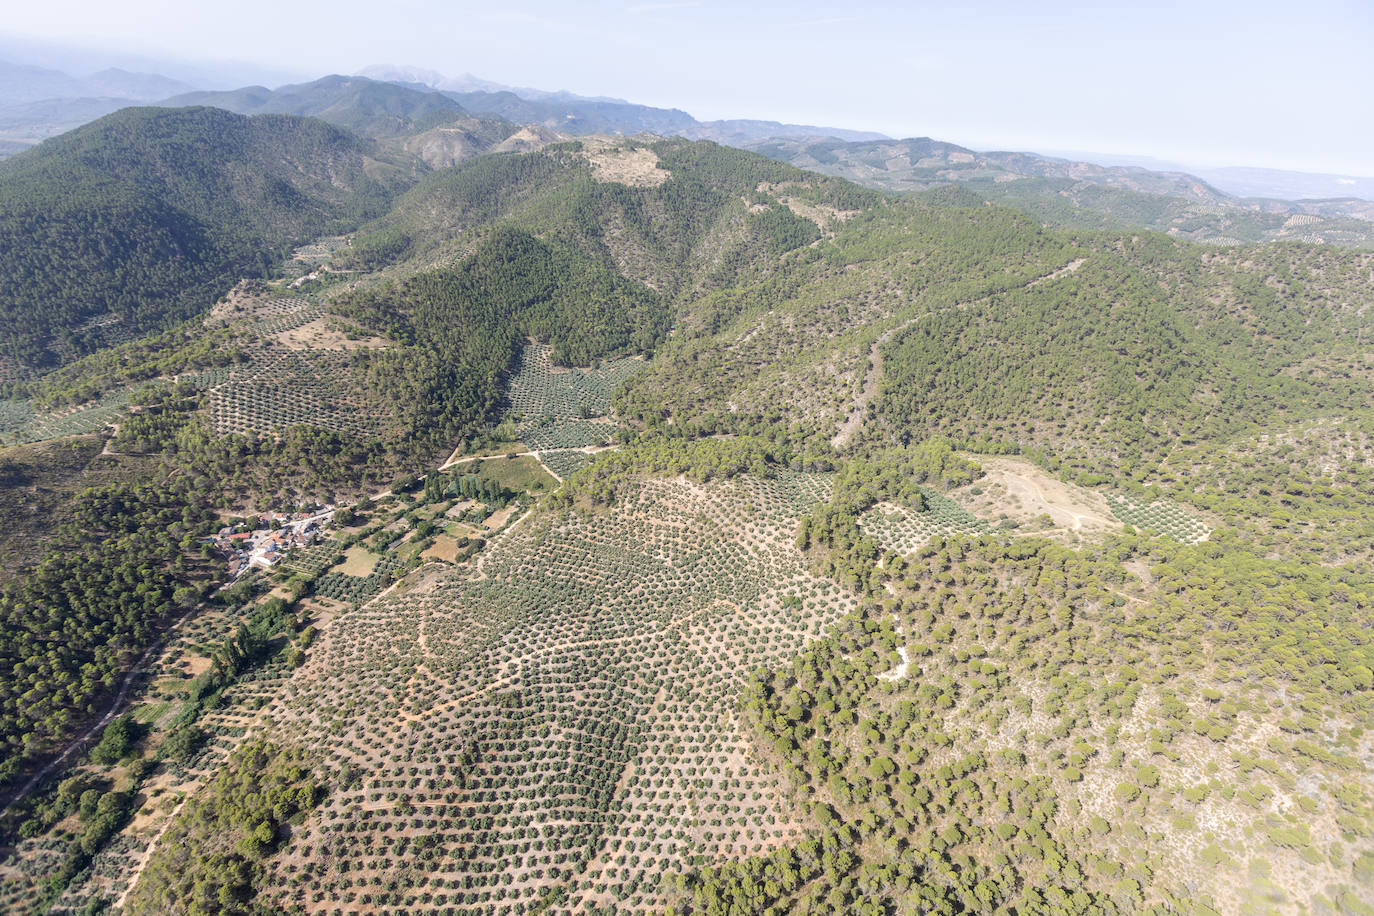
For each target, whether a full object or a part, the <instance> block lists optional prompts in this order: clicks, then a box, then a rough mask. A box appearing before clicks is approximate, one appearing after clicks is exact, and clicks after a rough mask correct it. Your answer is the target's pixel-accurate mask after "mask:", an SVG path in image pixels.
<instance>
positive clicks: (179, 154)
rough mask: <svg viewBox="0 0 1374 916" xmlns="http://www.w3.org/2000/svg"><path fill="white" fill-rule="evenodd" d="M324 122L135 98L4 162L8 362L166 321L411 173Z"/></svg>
mask: <svg viewBox="0 0 1374 916" xmlns="http://www.w3.org/2000/svg"><path fill="white" fill-rule="evenodd" d="M411 174H412V172H411V169H410V167H409V166H404V167H398V166H394V165H389V164H386V163H383V162H381V161H378V160H377V159H375V158H374V157H373V151H372V149H371V147H370V145H369V144H368V143H366V142H365V141H361V140H359V139H358V138H357V137H355V136H353V135H351V134H347V133H344V132H342V131H340V130H338V129H336V128H333V127H330V126H328V125H326V124H323V123H321V122H318V121H309V120H303V119H300V118H294V117H286V116H274V117H262V118H252V119H250V118H244V117H240V116H238V115H232V114H229V113H228V112H224V111H220V110H218V109H213V108H191V109H177V110H169V109H151V108H149V109H126V110H124V111H121V112H118V113H116V114H113V115H110V116H109V117H107V118H103V119H101V120H100V121H97V122H95V123H94V124H90V125H88V126H86V127H83V128H81V129H79V130H76V131H73V132H71V133H69V134H65V135H63V136H61V137H58V138H55V139H53V140H50V141H48V142H46V143H44V144H42V145H41V146H39V147H38V148H36V149H34V150H32V151H30V152H27V153H25V154H23V155H21V156H16V157H14V159H12V160H10V161H8V162H6V163H5V164H4V165H3V166H0V252H3V254H4V258H5V264H6V268H5V270H4V271H3V272H2V273H0V322H3V325H4V331H3V332H0V333H2V334H3V345H2V346H3V351H0V352H3V358H4V359H6V360H7V361H12V362H14V363H18V364H20V365H23V366H29V367H34V368H41V367H48V366H51V365H53V364H55V363H58V362H61V361H65V360H68V359H71V358H72V357H73V356H76V355H80V354H82V353H84V352H89V351H90V350H92V349H93V348H96V347H99V346H101V345H103V344H108V343H110V342H117V341H120V340H128V339H132V338H134V337H138V336H141V335H143V334H145V333H147V332H148V331H150V330H155V329H159V328H164V327H168V326H170V325H171V324H172V323H174V322H176V321H179V320H181V319H184V318H186V317H187V316H189V315H191V314H193V313H194V312H196V311H199V310H201V309H204V308H206V307H207V306H208V305H209V304H210V303H211V302H213V301H214V300H215V299H216V298H217V297H218V296H220V295H223V293H224V292H225V291H227V290H228V288H229V287H230V286H232V285H233V284H234V283H235V282H236V281H237V279H238V278H239V277H241V276H244V275H253V274H259V275H260V274H263V273H267V272H270V271H271V270H273V269H274V268H275V266H276V264H277V263H278V262H279V261H280V259H281V257H282V256H283V254H284V253H285V252H286V251H287V250H288V249H289V246H290V245H291V243H292V242H293V241H303V240H306V239H309V238H313V237H315V236H317V235H319V234H321V233H324V232H327V231H330V230H333V229H337V228H347V227H348V226H350V225H352V224H355V223H357V222H360V221H362V220H363V219H366V218H368V217H369V216H372V215H375V214H376V213H378V212H381V211H382V210H384V209H385V207H386V206H387V204H388V201H389V200H390V198H391V196H392V194H393V193H394V192H395V191H396V190H397V189H398V188H401V187H404V186H406V185H407V184H408V183H409V182H410V180H411Z"/></svg>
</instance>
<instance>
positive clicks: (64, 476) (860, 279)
mask: <svg viewBox="0 0 1374 916" xmlns="http://www.w3.org/2000/svg"><path fill="white" fill-rule="evenodd" d="M312 85H313V84H312ZM289 88H290V89H291V91H290V92H284V93H281V94H279V95H278V94H273V93H268V94H267V95H262V94H254V93H252V92H249V91H247V90H245V91H243V92H242V93H239V94H238V96H237V101H236V102H235V104H236V105H239V106H240V107H243V108H244V109H245V110H249V109H251V110H252V111H254V112H257V113H255V114H252V115H251V116H250V115H246V114H244V115H240V114H230V113H229V112H227V111H222V110H219V109H215V108H208V107H188V108H182V109H170V108H169V109H159V110H140V111H135V112H133V113H127V112H119V113H116V114H113V115H110V116H109V117H108V118H106V119H105V120H103V121H97V122H95V123H94V124H91V125H88V126H87V127H86V128H82V129H81V130H79V131H77V132H75V133H74V134H69V135H64V136H63V137H60V138H58V140H57V141H54V142H53V143H52V144H49V145H45V146H44V147H40V148H39V149H38V150H36V151H34V152H32V153H26V154H23V155H21V156H19V157H16V158H15V160H14V163H13V164H12V165H10V166H6V167H5V168H3V169H0V233H9V234H8V235H6V236H5V238H7V239H9V241H8V242H5V244H6V245H7V246H9V247H7V249H6V250H12V251H14V252H17V253H18V255H17V257H16V259H15V260H14V261H13V265H14V266H13V269H10V268H6V270H5V271H0V292H3V291H4V290H6V289H9V290H11V292H8V293H3V296H0V310H2V311H3V314H4V315H5V316H8V319H9V320H8V323H7V324H6V331H5V333H6V335H7V336H6V337H5V339H4V341H3V346H4V348H5V349H4V353H5V357H4V359H5V360H6V362H4V363H0V368H2V367H10V369H9V370H6V371H8V373H9V374H7V375H5V376H4V377H3V378H4V380H3V383H2V387H0V434H3V437H4V438H3V442H4V445H3V447H0V500H3V503H0V505H3V508H4V511H5V513H6V518H7V526H6V528H5V530H4V531H0V560H2V561H3V568H4V572H5V579H4V580H3V582H0V625H3V627H4V628H5V629H4V632H3V637H4V638H3V640H0V646H2V647H3V651H4V653H5V656H4V658H3V659H0V713H3V715H2V716H0V726H2V727H0V739H3V742H4V747H5V756H4V760H3V764H2V765H0V779H3V782H4V786H5V788H6V797H10V798H13V799H14V803H13V804H12V805H11V806H10V807H9V808H7V810H6V811H5V813H4V816H3V826H4V830H5V845H4V853H5V858H4V859H3V861H0V909H3V910H5V911H6V912H16V913H20V912H23V913H39V912H44V913H49V912H50V913H98V912H120V913H125V914H140V913H234V914H249V916H256V914H260V913H268V912H303V913H319V914H343V913H374V914H383V913H385V914H401V913H441V914H473V916H476V914H484V916H485V914H517V913H520V914H525V913H569V914H571V913H577V914H593V913H595V914H607V913H615V912H635V913H674V914H688V913H730V912H735V913H791V912H812V913H816V912H827V913H829V912H835V913H839V912H864V913H869V912H871V913H918V912H919V913H933V912H950V913H954V912H986V913H1013V912H1014V913H1082V914H1089V913H1092V914H1097V913H1137V912H1139V913H1158V914H1164V913H1175V912H1189V913H1215V914H1224V916H1243V914H1244V916H1248V914H1253V913H1270V912H1274V913H1313V914H1315V913H1321V914H1361V913H1367V912H1368V906H1367V903H1366V902H1365V901H1367V900H1368V899H1369V898H1370V895H1371V891H1374V883H1372V882H1374V839H1371V838H1374V781H1372V779H1371V767H1374V732H1371V731H1370V730H1369V728H1368V725H1369V722H1370V721H1371V716H1372V715H1374V675H1371V668H1372V667H1374V635H1371V634H1374V616H1372V615H1374V572H1372V571H1371V569H1372V568H1371V566H1370V563H1371V562H1372V561H1374V518H1372V517H1371V515H1370V505H1371V502H1370V500H1371V498H1372V497H1374V408H1371V407H1370V405H1371V404H1374V397H1371V395H1374V390H1372V389H1371V383H1372V382H1374V379H1372V378H1371V376H1370V374H1369V372H1368V371H1367V364H1368V361H1369V353H1368V341H1369V339H1370V336H1371V335H1370V327H1369V324H1370V321H1371V316H1372V315H1374V312H1371V310H1370V308H1369V302H1370V285H1369V284H1370V277H1371V276H1372V275H1374V274H1371V271H1372V270H1374V255H1371V253H1370V252H1369V251H1368V250H1365V249H1364V248H1361V247H1358V246H1359V245H1361V244H1363V242H1361V241H1360V240H1359V239H1356V238H1353V237H1352V238H1350V239H1346V240H1345V241H1348V242H1349V243H1350V244H1351V246H1353V247H1338V246H1336V245H1333V244H1327V243H1323V244H1308V243H1301V242H1292V241H1287V240H1284V239H1286V238H1287V237H1286V236H1285V237H1283V238H1282V239H1280V238H1279V237H1278V236H1274V237H1270V236H1264V234H1263V233H1259V234H1256V235H1254V236H1253V237H1247V238H1245V239H1236V240H1235V241H1236V244H1234V245H1227V246H1217V245H1213V244H1208V245H1203V244H1198V243H1197V242H1196V241H1195V240H1191V239H1190V237H1186V236H1184V237H1178V236H1179V234H1178V233H1165V232H1159V231H1153V230H1157V229H1159V228H1161V227H1160V226H1159V225H1156V224H1155V223H1154V222H1151V221H1150V220H1138V221H1136V222H1133V223H1130V224H1129V225H1128V224H1126V223H1125V222H1122V223H1120V224H1118V223H1116V222H1103V223H1093V224H1092V225H1090V226H1087V225H1084V224H1083V221H1085V220H1086V221H1089V222H1091V221H1092V220H1093V219H1095V218H1094V217H1091V215H1089V216H1086V217H1085V216H1083V214H1082V213H1079V214H1078V216H1077V218H1078V219H1079V220H1080V222H1078V223H1075V224H1073V225H1068V224H1066V223H1060V222H1056V221H1054V220H1042V219H1041V218H1040V216H1037V215H1034V214H1032V215H1027V212H1025V208H1023V207H1017V206H1011V207H1009V206H1004V204H1006V203H1008V202H1009V201H1008V200H1007V198H1006V197H1005V196H1004V195H999V194H997V193H987V194H986V196H980V194H982V193H983V192H984V191H987V188H984V187H983V186H982V185H979V184H978V183H977V182H973V181H969V182H946V183H942V184H939V185H938V186H932V187H930V188H929V189H926V190H923V191H921V192H920V193H915V194H903V195H898V194H893V193H888V192H886V191H882V192H880V191H877V190H874V189H873V188H865V187H860V186H858V185H856V184H852V183H850V182H849V181H846V180H844V179H842V178H837V177H834V176H833V175H824V174H820V173H818V172H815V171H803V170H801V169H798V168H795V167H793V166H791V165H787V164H784V163H783V162H780V161H777V159H778V156H779V155H780V153H781V151H783V150H785V149H791V148H792V147H791V146H789V145H788V144H787V143H783V141H781V140H775V141H774V142H775V148H774V149H772V150H771V151H767V152H768V153H769V156H773V157H774V158H767V157H765V156H762V155H757V154H755V153H751V152H747V151H742V150H739V149H732V148H729V147H725V146H720V145H717V144H716V143H713V142H709V141H703V140H690V139H684V138H681V137H677V138H664V137H659V136H650V135H638V136H634V137H624V136H616V135H612V134H591V133H583V134H582V135H580V136H574V135H573V134H572V133H567V134H557V135H555V134H554V133H553V132H552V131H551V130H549V129H548V128H547V125H542V126H541V125H539V124H536V125H535V126H534V127H528V126H525V125H519V124H515V123H514V122H511V121H500V120H498V119H496V118H494V117H492V114H491V111H490V110H485V109H484V110H481V111H478V109H476V108H470V107H468V102H469V101H473V102H476V101H483V102H485V103H488V104H491V105H495V104H496V101H494V100H492V99H490V98H485V99H478V98H475V96H476V95H477V94H476V93H474V94H472V95H473V96H474V98H472V99H470V100H463V99H454V98H451V97H449V96H447V95H440V94H437V93H427V94H424V95H425V96H426V97H424V98H416V97H415V96H418V95H421V93H419V92H418V91H417V92H415V94H414V95H406V93H404V92H400V91H398V87H392V88H391V89H384V90H379V89H376V88H375V87H374V86H372V85H371V84H370V83H369V81H367V80H361V81H356V80H355V81H345V82H337V81H336V82H331V83H328V85H327V86H325V87H324V88H325V89H328V92H329V93H330V95H329V96H328V99H329V100H330V105H331V106H336V107H321V106H320V105H319V104H317V103H318V98H317V97H316V96H315V95H313V94H312V93H313V92H315V91H316V89H311V88H310V87H289ZM316 88H317V89H318V88H319V87H316ZM320 91H323V90H320ZM264 92H266V90H264ZM278 92H281V91H280V90H279V91H278ZM428 96H433V97H432V98H431V97H428ZM512 98H514V97H513V96H512ZM189 101H199V102H210V101H216V100H215V99H209V98H205V99H198V100H196V99H193V100H189ZM219 101H224V100H223V99H220V100H219ZM500 101H501V103H502V104H503V105H508V106H513V105H516V103H515V102H512V101H511V100H510V99H504V100H500ZM225 104H228V103H227V102H225ZM503 110H509V109H503ZM321 112H328V113H330V116H331V118H332V119H333V120H334V121H336V122H340V123H342V124H344V125H345V126H342V127H341V126H337V125H335V126H329V125H325V124H324V123H323V122H321V121H318V120H314V119H312V118H311V117H307V116H306V115H314V114H319V113H321ZM474 112H477V113H478V115H479V117H475V118H474V117H473V113H474ZM721 129H722V130H723V129H724V128H721ZM444 131H447V132H448V133H443V132H444ZM436 132H437V133H436ZM460 134H461V136H460ZM229 140H232V141H233V142H228V141H229ZM790 142H791V141H789V143H790ZM855 142H856V143H860V142H861V143H863V144H869V145H872V144H877V143H879V141H875V140H863V141H855ZM207 149H212V150H213V152H207ZM798 149H808V150H810V152H809V153H808V155H811V156H812V157H813V158H815V154H816V152H817V150H816V148H815V146H814V144H811V145H807V144H801V143H800V141H798ZM825 150H828V151H829V152H830V153H831V154H832V155H834V156H836V157H839V156H840V155H841V153H843V152H844V144H842V143H839V142H838V141H837V142H836V144H830V145H827V146H826V147H825ZM825 150H822V152H824V151H825ZM851 152H852V151H851ZM889 152H890V150H889ZM928 152H929V151H928ZM934 152H938V153H940V154H941V155H942V156H946V158H949V156H953V155H955V154H959V150H958V149H954V150H953V151H952V152H951V151H950V150H943V151H941V150H936V151H934ZM946 154H948V155H946ZM855 155H857V154H855ZM912 155H915V153H914V152H913V153H912ZM932 155H933V153H932ZM889 158H891V157H889ZM927 158H929V157H927ZM922 161H923V160H920V157H918V161H914V162H910V163H907V165H909V166H910V167H911V168H912V169H917V170H920V169H932V170H934V169H937V167H938V168H940V169H943V168H946V167H948V166H949V165H950V162H953V161H954V160H953V159H949V162H944V163H943V164H940V163H929V162H927V163H925V164H924V165H923V164H922ZM183 162H194V163H196V168H197V169H198V171H196V172H195V173H194V174H192V173H191V172H185V173H184V175H183V172H182V171H181V170H180V169H181V165H179V164H180V163H183ZM816 162H817V163H820V162H821V160H820V159H817V160H816ZM808 164H809V163H808ZM956 164H959V165H978V167H979V168H990V166H988V165H987V164H986V163H984V164H978V163H974V162H972V161H970V162H968V163H962V162H961V163H956ZM1003 165H1008V163H1005V162H1004V163H1003ZM1018 167H1028V166H1026V165H1025V163H1020V165H1019V166H1018ZM832 171H833V170H832ZM933 174H935V173H933ZM178 176H182V177H178ZM927 177H930V176H927ZM935 177H938V174H936V175H935ZM1042 177H1044V176H1042ZM1049 177H1055V176H1049ZM183 178H184V180H183ZM923 180H924V179H923ZM1018 181H1020V179H1018ZM874 183H875V184H880V182H874ZM1011 183H1012V182H1002V183H1001V184H1002V185H1007V184H1011ZM69 186H70V187H77V186H79V187H80V188H84V189H86V190H85V191H83V192H82V193H71V194H68V193H67V192H66V190H65V189H66V188H68V187H69ZM1126 190H1129V191H1130V193H1132V194H1145V193H1153V192H1154V191H1155V190H1158V189H1157V188H1153V189H1152V188H1151V187H1144V186H1142V187H1131V188H1128V189H1126ZM1198 193H1202V192H1201V191H1199V192H1198ZM1057 197H1058V192H1057V191H1053V190H1052V191H1051V192H1048V194H1047V196H1045V197H1042V198H1037V201H1038V202H1037V203H1036V206H1037V207H1049V206H1051V205H1054V206H1056V207H1057V206H1059V205H1060V204H1061V202H1062V201H1061V200H1059V199H1057ZM54 201H55V202H57V203H58V204H60V205H61V206H60V207H59V208H58V209H57V210H55V211H54V210H51V209H50V208H48V206H47V205H48V203H51V202H54ZM1086 209H1087V210H1091V208H1086ZM1117 218H1118V217H1113V220H1115V219H1117ZM1122 219H1123V220H1124V217H1122ZM73 225H75V226H79V227H81V229H80V231H79V232H77V231H74V230H72V229H71V228H70V227H71V226H73ZM130 226H135V227H138V226H142V227H147V228H148V232H146V233H144V232H142V231H134V230H131V229H130V228H129V227H130ZM154 230H156V231H154ZM1266 231H1267V230H1266ZM45 238H46V239H48V240H49V241H45V242H42V243H39V242H34V241H32V240H33V239H45ZM1276 239H1277V240H1276ZM53 240H56V241H53ZM1242 242H1243V244H1242ZM54 246H55V247H54ZM64 246H65V247H64ZM172 251H177V252H180V255H178V256H175V257H174V256H172V255H170V254H169V252H172ZM53 252H59V253H60V252H65V253H66V254H65V255H64V256H63V258H59V259H57V260H59V261H60V262H61V263H59V264H58V265H57V266H53V265H52V264H50V263H49V262H48V260H47V259H48V258H49V257H50V256H53V257H55V256H54V255H53ZM88 268H90V269H88ZM129 277H136V278H140V280H139V283H138V284H131V283H128V282H126V280H127V278H129ZM5 284H9V286H6V285H5ZM14 290H19V292H14ZM110 315H113V316H114V317H115V319H117V320H108V316H110ZM18 316H26V317H25V318H24V320H22V321H20V320H16V319H17V318H18ZM113 329H118V330H113ZM11 370H12V371H11Z"/></svg>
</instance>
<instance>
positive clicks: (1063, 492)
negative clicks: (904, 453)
mask: <svg viewBox="0 0 1374 916" xmlns="http://www.w3.org/2000/svg"><path fill="white" fill-rule="evenodd" d="M970 457H971V458H972V459H973V460H975V461H977V462H978V463H979V464H981V465H982V466H983V470H984V472H985V475H984V476H983V477H982V478H981V479H980V480H978V481H976V482H975V483H974V484H972V485H971V486H968V487H965V488H963V489H962V490H959V491H956V492H955V493H953V494H951V495H952V496H953V498H954V499H956V500H957V501H958V502H959V503H960V504H961V505H963V506H964V507H965V508H967V509H968V510H969V511H970V512H973V513H974V514H976V515H979V516H982V517H983V518H986V519H989V520H995V519H998V518H1001V517H1002V516H1005V517H1007V518H1010V519H1013V520H1015V521H1016V522H1019V523H1020V524H1021V525H1023V526H1028V527H1032V528H1039V529H1040V530H1043V531H1045V533H1055V532H1058V533H1060V534H1061V535H1067V534H1069V533H1073V534H1077V535H1087V534H1099V533H1104V532H1106V531H1109V530H1111V529H1113V528H1116V527H1118V526H1119V524H1120V523H1119V522H1116V521H1114V520H1113V518H1114V517H1113V515H1112V511H1111V509H1110V508H1109V507H1108V506H1107V501H1106V500H1105V499H1103V498H1102V496H1101V495H1100V494H1098V493H1094V492H1093V491H1091V490H1087V489H1084V488H1083V487H1080V486H1077V485H1075V484H1070V483H1065V482H1064V481H1062V480H1058V479H1056V478H1054V477H1051V476H1050V475H1049V474H1047V473H1045V472H1044V471H1043V470H1041V469H1040V468H1038V467H1036V466H1035V465H1033V464H1031V463H1030V462H1029V461H1024V460H1022V459H1019V458H988V457H985V456H981V455H974V456H970ZM1046 516H1048V519H1049V521H1048V524H1047V523H1046Z"/></svg>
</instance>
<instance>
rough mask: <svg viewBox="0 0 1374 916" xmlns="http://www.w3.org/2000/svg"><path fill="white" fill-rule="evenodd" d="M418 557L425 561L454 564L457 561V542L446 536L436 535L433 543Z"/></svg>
mask: <svg viewBox="0 0 1374 916" xmlns="http://www.w3.org/2000/svg"><path fill="white" fill-rule="evenodd" d="M420 556H421V557H423V558H425V559H427V560H428V559H434V560H443V561H445V562H447V563H456V562H457V561H458V541H457V539H455V538H451V537H449V536H448V535H447V534H441V535H438V536H437V537H435V538H434V543H433V544H431V545H430V546H429V549H428V550H426V551H425V552H424V553H422V554H420Z"/></svg>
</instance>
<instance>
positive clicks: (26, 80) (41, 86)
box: [0, 61, 192, 106]
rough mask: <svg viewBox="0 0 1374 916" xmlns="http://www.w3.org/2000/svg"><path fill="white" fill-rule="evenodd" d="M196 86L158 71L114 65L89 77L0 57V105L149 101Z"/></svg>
mask: <svg viewBox="0 0 1374 916" xmlns="http://www.w3.org/2000/svg"><path fill="white" fill-rule="evenodd" d="M191 88H192V87H190V86H188V85H186V84H185V83H183V82H180V81H179V80H174V79H169V78H167V77H165V76H160V75H158V74H156V73H130V72H129V71H127V70H120V69H116V68H111V69H107V70H101V71H100V72H99V73H94V74H91V75H90V76H85V77H76V76H71V75H69V74H66V73H63V72H62V71H60V70H49V69H46V68H44V67H31V66H26V65H23V64H12V63H9V62H7V61H0V106H9V105H18V104H22V103H24V102H36V101H39V100H43V99H78V98H118V99H125V100H131V101H139V102H148V101H152V100H154V99H161V98H166V97H167V96H169V95H173V94H175V93H178V92H186V91H187V90H189V89H191Z"/></svg>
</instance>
